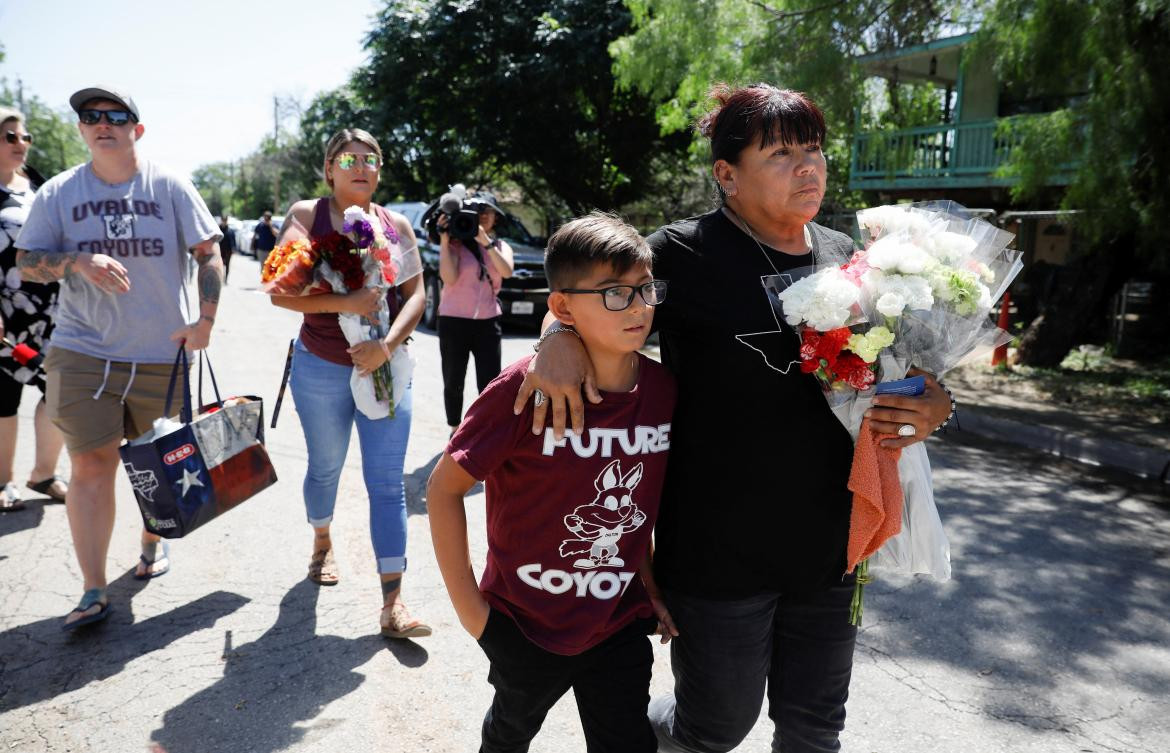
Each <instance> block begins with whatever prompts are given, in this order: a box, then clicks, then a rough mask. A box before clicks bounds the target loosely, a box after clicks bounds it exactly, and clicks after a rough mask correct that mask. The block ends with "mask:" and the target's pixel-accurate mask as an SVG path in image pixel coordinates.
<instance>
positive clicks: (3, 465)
mask: <svg viewBox="0 0 1170 753" xmlns="http://www.w3.org/2000/svg"><path fill="white" fill-rule="evenodd" d="M0 138H3V141H0V275H2V277H0V333H2V334H3V337H4V341H3V342H2V343H0V512H11V511H14V510H19V509H21V508H23V507H24V502H23V501H22V499H21V491H20V487H19V486H17V485H16V483H15V481H14V479H13V469H12V463H13V460H14V458H15V455H16V429H17V422H18V419H17V417H16V412H17V409H18V408H19V407H20V398H21V395H22V393H23V391H24V386H25V385H26V384H28V385H32V386H34V387H36V388H37V389H39V390H40V391H41V398H42V399H41V400H40V402H39V403H37V407H36V412H35V413H34V414H33V416H34V418H33V425H34V427H35V430H36V461H35V465H34V467H33V470H32V473H31V475H30V477H29V480H28V483H26V484H25V486H26V487H28V488H29V489H32V490H33V491H34V492H36V493H38V494H43V495H45V496H46V497H48V498H49V499H51V500H53V501H55V502H64V501H65V491H66V489H67V485H66V483H65V481H64V479H62V478H60V477H59V476H57V475H56V470H57V460H58V458H59V457H60V455H61V446H62V444H63V443H64V439H63V438H62V437H61V432H60V431H58V430H57V427H55V426H53V424H52V422H51V421H50V420H49V417H48V415H47V414H46V413H45V401H44V399H43V398H44V392H45V381H44V374H43V373H42V372H41V371H40V369H39V367H37V366H35V365H33V364H29V363H22V361H27V358H26V356H27V354H28V353H29V352H30V349H31V351H35V352H37V353H40V352H42V350H43V347H44V345H45V343H46V342H48V340H49V333H50V332H51V331H52V329H53V322H52V313H53V309H54V307H55V306H56V303H57V283H55V282H54V283H50V284H41V283H35V282H25V281H23V280H22V279H21V276H20V270H19V269H17V268H16V241H17V238H18V237H19V236H20V228H21V227H22V226H23V225H24V220H25V218H26V217H27V216H28V209H29V206H30V205H31V204H32V200H33V192H34V191H36V189H37V187H38V186H39V185H40V184H41V183H42V182H43V179H42V178H41V176H40V175H39V174H37V172H36V171H35V170H33V169H32V168H31V167H29V166H28V165H27V164H25V160H26V159H27V157H28V152H29V147H30V146H31V144H32V138H33V137H32V134H30V133H29V132H28V130H27V129H26V128H25V123H24V116H23V115H22V114H21V113H20V112H19V111H17V110H13V109H10V108H7V107H0ZM19 346H24V347H19ZM14 348H18V349H19V353H18V354H14V352H13V350H14ZM16 355H19V356H21V357H20V358H19V359H18V358H17V357H16Z"/></svg>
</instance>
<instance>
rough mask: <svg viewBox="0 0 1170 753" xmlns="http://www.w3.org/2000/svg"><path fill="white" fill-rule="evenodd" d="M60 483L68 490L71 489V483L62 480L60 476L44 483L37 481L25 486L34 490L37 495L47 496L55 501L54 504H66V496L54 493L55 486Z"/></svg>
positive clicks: (50, 477) (50, 478)
mask: <svg viewBox="0 0 1170 753" xmlns="http://www.w3.org/2000/svg"><path fill="white" fill-rule="evenodd" d="M58 481H59V482H61V486H64V487H65V488H66V489H68V488H69V482H68V481H66V480H65V479H63V478H61V477H60V476H56V475H54V476H49V477H48V478H47V479H45V480H44V481H37V482H35V483H34V482H33V481H31V480H30V481H29V482H28V483H27V484H25V486H27V487H28V488H29V489H32V490H33V491H34V492H36V493H37V494H43V495H45V496H46V497H48V498H49V499H51V500H53V501H54V502H64V501H65V495H64V494H54V493H53V484H55V483H57V482H58Z"/></svg>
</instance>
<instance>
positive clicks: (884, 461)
mask: <svg viewBox="0 0 1170 753" xmlns="http://www.w3.org/2000/svg"><path fill="white" fill-rule="evenodd" d="M869 424H870V421H869V419H868V418H866V419H864V420H863V421H862V422H861V430H860V431H858V432H857V443H856V444H855V445H854V446H853V468H852V469H851V470H850V471H849V491H851V492H853V512H852V514H851V515H850V516H849V549H848V562H847V563H846V564H847V565H848V567H847V568H846V572H850V573H851V572H853V568H855V567H857V564H858V563H859V562H861V561H862V560H864V559H865V558H867V557H869V556H870V555H871V554H873V553H874V552H876V551H877V550H878V549H880V548H881V546H882V544H884V543H886V539H888V538H890V537H891V536H893V535H894V534H896V533H897V532H898V531H900V530H902V484H901V482H900V481H899V480H898V458H899V457H901V455H902V448H901V447H894V448H889V447H882V446H881V445H880V444H878V442H879V441H881V440H882V439H885V438H886V437H889V436H893V435H891V434H875V433H874V432H873V430H872V429H870V427H869Z"/></svg>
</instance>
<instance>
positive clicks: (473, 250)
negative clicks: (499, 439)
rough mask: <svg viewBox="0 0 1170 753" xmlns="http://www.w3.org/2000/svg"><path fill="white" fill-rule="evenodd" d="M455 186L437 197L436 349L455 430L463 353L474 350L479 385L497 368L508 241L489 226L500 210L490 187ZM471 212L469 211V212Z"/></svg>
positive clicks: (463, 374) (508, 269) (450, 423)
mask: <svg viewBox="0 0 1170 753" xmlns="http://www.w3.org/2000/svg"><path fill="white" fill-rule="evenodd" d="M461 188H462V186H455V187H454V190H453V192H452V193H449V194H444V195H443V197H442V198H441V199H440V200H439V208H440V213H439V215H438V220H437V222H436V223H435V230H436V232H437V233H438V235H439V279H440V280H442V282H443V293H442V296H441V298H440V299H439V354H440V356H441V357H442V364H443V405H444V408H445V409H446V411H447V425H448V426H449V427H450V428H451V432H452V433H454V432H455V429H456V428H457V427H458V426H459V422H460V420H462V418H463V380H464V378H465V377H466V376H467V358H468V356H469V355H474V356H475V383H476V386H477V388H478V389H479V391H481V392H482V391H483V388H484V387H486V386H487V385H488V382H490V381H491V380H493V379H495V378H496V376H497V375H498V374H499V373H500V339H501V331H500V315H501V314H502V311H501V310H500V301H499V299H498V298H496V295H497V294H498V293H499V292H500V284H501V282H502V281H503V279H504V278H505V277H511V276H512V269H513V261H512V247H511V246H509V245H508V244H507V242H505V241H503V240H501V239H499V238H497V237H496V236H495V234H494V233H493V232H492V231H493V229H494V228H495V226H496V222H497V220H498V219H499V217H500V216H503V214H504V210H502V209H500V206H499V204H498V203H496V197H495V196H493V195H492V194H490V193H478V194H475V195H472V196H470V197H467V198H463V197H462V196H461V195H460V191H459V189H461ZM473 212H474V215H475V216H474V217H473V216H472V213H473Z"/></svg>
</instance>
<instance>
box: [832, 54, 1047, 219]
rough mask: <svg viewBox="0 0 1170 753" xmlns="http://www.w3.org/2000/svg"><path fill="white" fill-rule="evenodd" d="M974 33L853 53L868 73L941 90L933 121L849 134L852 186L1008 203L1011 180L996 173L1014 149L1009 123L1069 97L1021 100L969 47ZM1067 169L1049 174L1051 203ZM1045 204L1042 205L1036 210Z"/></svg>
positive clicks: (886, 194) (895, 194) (997, 205)
mask: <svg viewBox="0 0 1170 753" xmlns="http://www.w3.org/2000/svg"><path fill="white" fill-rule="evenodd" d="M974 37H975V35H974V34H963V35H960V36H955V37H949V38H947V39H938V40H935V41H932V42H927V43H925V44H919V45H915V46H913V47H905V48H902V49H897V50H887V51H882V52H875V53H872V54H869V55H864V56H862V57H860V58H858V63H859V64H860V65H861V68H862V70H863V71H864V72H865V73H866V74H868V75H869V76H871V77H878V78H882V79H886V80H887V81H891V82H894V83H927V84H930V85H932V86H934V87H936V88H937V89H938V90H939V102H940V107H939V116H938V122H936V123H927V124H923V125H919V126H917V127H914V128H902V129H896V130H890V129H879V130H870V131H864V130H861V129H860V128H859V129H858V130H857V132H856V133H855V134H854V139H853V147H852V153H851V156H850V166H849V167H850V170H849V188H850V189H852V190H859V191H877V192H879V194H881V196H882V197H883V199H890V200H898V199H915V200H918V199H931V198H942V197H945V198H948V199H954V200H956V201H958V202H960V203H962V204H964V205H966V206H969V207H989V208H994V209H997V210H1000V211H1003V210H1006V209H1008V208H1009V207H1011V206H1012V202H1011V199H1010V196H1009V191H1008V189H1009V188H1010V186H1011V184H1012V182H1013V179H1012V178H1011V177H1008V176H1005V175H1001V174H1000V173H999V172H998V169H999V168H1000V166H1002V165H1003V164H1004V163H1005V162H1006V161H1007V159H1008V157H1009V156H1010V155H1011V154H1012V153H1013V151H1014V150H1015V149H1017V148H1018V147H1019V141H1020V139H1019V137H1018V135H1016V134H1017V133H1018V131H1017V130H1016V129H1015V128H1013V126H1014V125H1016V124H1019V123H1020V122H1021V121H1023V120H1024V119H1026V118H1029V117H1034V115H1035V114H1037V113H1041V112H1048V111H1051V110H1054V109H1057V108H1058V107H1062V106H1064V105H1065V104H1066V102H1067V99H1066V98H1035V97H1032V98H1028V99H1024V98H1018V97H1015V96H1013V95H1012V93H1011V92H1010V91H1008V90H1007V89H1005V88H1004V87H1003V86H1001V84H1000V82H999V81H998V80H997V78H996V75H995V72H994V70H993V69H992V65H991V61H990V60H989V59H987V57H986V56H981V55H979V54H978V53H977V52H976V51H975V49H974V46H973V45H972V42H973V41H974ZM1069 178H1070V175H1069V174H1068V173H1067V172H1064V173H1059V172H1058V173H1056V174H1054V175H1052V176H1051V177H1050V179H1049V182H1050V184H1051V185H1052V188H1053V192H1052V196H1051V198H1049V197H1045V198H1044V199H1042V200H1041V201H1042V202H1043V203H1046V204H1048V205H1049V206H1056V205H1057V204H1058V203H1059V196H1060V191H1061V190H1062V189H1063V186H1065V185H1067V184H1068V181H1069ZM1038 208H1040V209H1043V207H1038Z"/></svg>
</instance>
